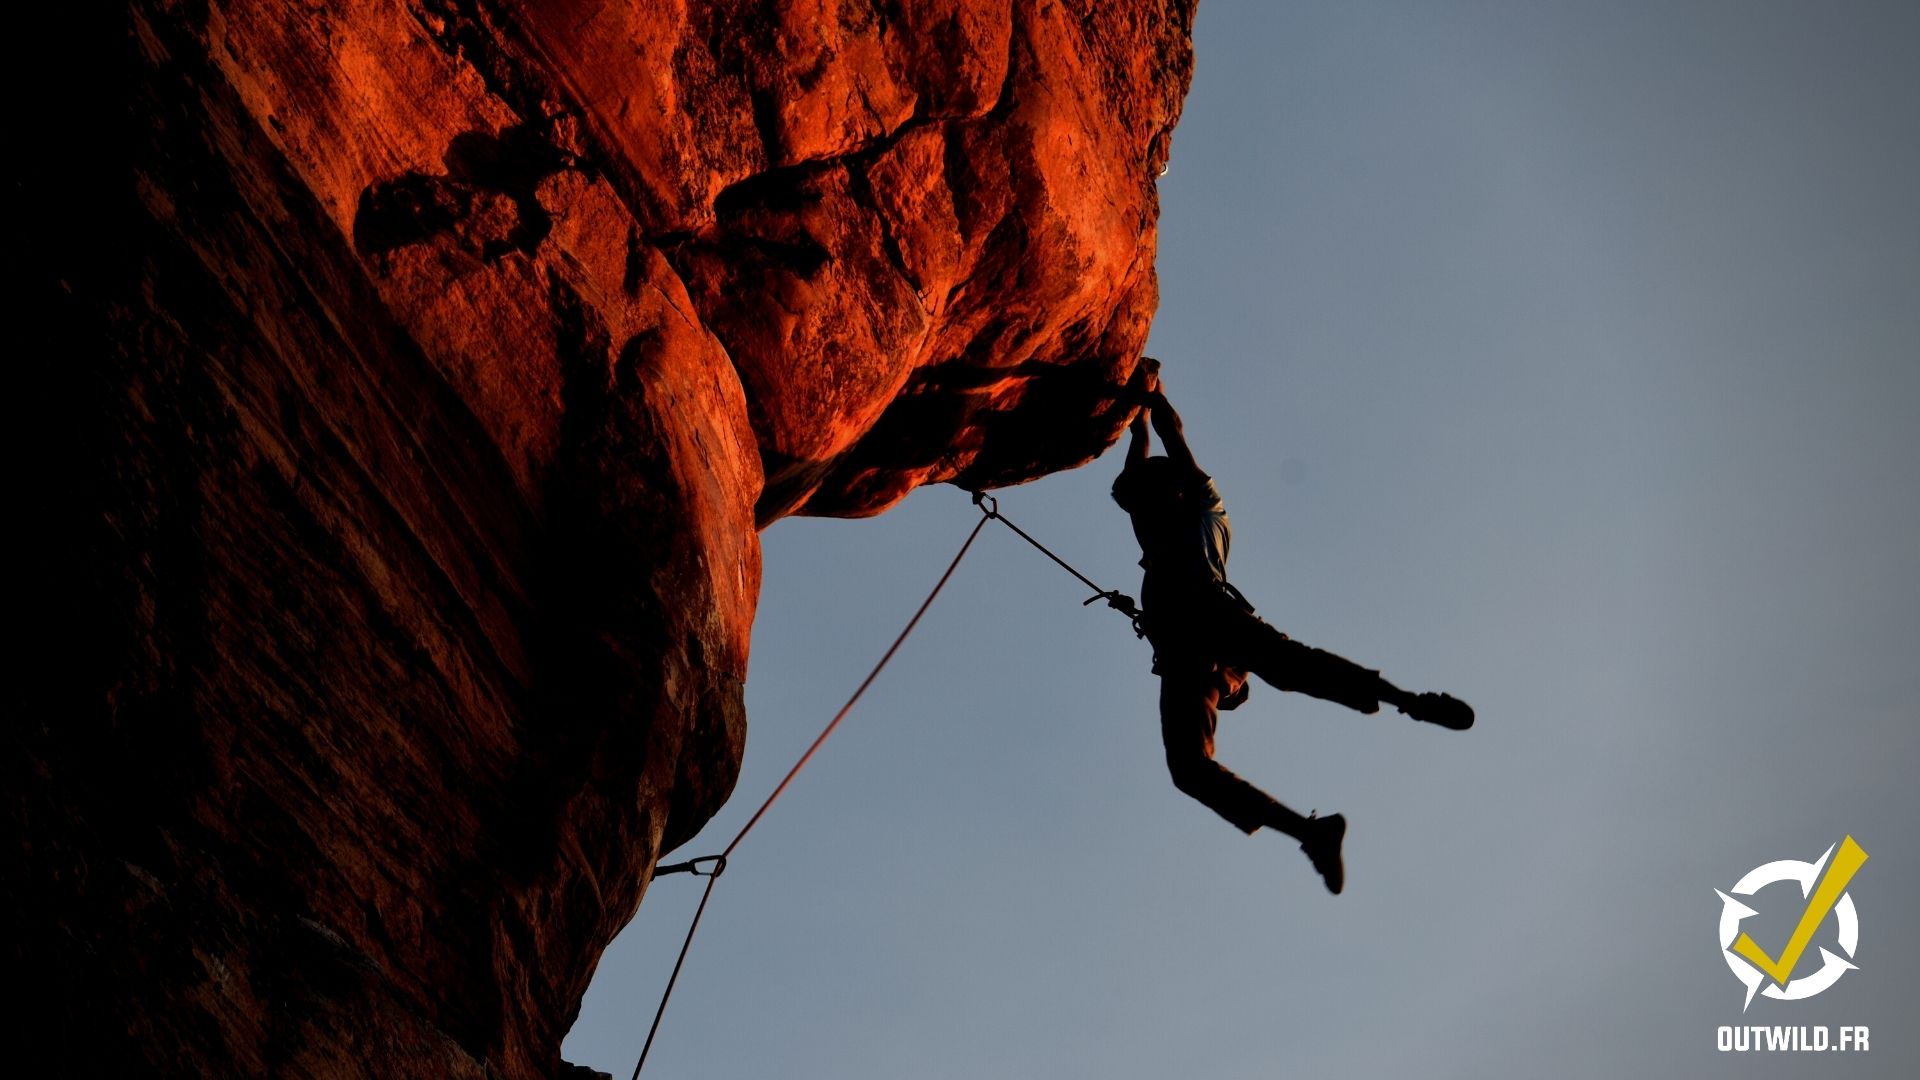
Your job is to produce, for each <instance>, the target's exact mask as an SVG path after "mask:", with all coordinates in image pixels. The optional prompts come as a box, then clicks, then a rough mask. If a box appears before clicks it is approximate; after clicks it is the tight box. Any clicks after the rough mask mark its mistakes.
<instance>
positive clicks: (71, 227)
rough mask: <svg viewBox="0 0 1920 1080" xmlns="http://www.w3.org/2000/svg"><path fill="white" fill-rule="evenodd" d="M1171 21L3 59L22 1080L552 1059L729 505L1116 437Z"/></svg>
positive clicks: (176, 29) (743, 561)
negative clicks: (21, 512) (16, 131)
mask: <svg viewBox="0 0 1920 1080" xmlns="http://www.w3.org/2000/svg"><path fill="white" fill-rule="evenodd" d="M1192 6H1193V5H1192V0H1165V2H1159V0H1112V2H1099V0H1071V2H1049V0H1005V2H1000V3H993V2H970V0H928V2H914V3H895V2H885V0H866V2H860V0H846V2H839V0H756V2H712V0H688V2H684V3H676V4H664V3H642V2H626V3H607V2H604V0H550V2H545V3H539V4H509V3H504V2H498V0H343V2H340V3H330V4H304V3H290V2H285V0H281V2H267V0H224V2H223V0H133V2H130V3H120V4H112V3H109V4H104V5H63V6H62V7H63V8H70V9H72V10H62V11H60V12H59V13H58V14H57V15H56V16H55V18H54V22H53V25H52V29H50V30H49V31H48V32H47V33H46V34H45V36H44V38H42V39H41V40H39V41H36V43H35V46H36V49H37V50H38V51H39V53H40V55H39V56H38V57H37V60H38V62H39V65H38V66H39V68H41V69H44V70H47V71H58V72H60V79H59V81H58V89H57V90H56V91H54V92H52V93H49V92H48V90H47V86H46V85H44V84H36V83H34V82H33V81H32V80H33V79H34V78H37V77H38V76H37V75H36V74H35V71H34V70H27V69H19V70H16V71H14V73H13V75H12V77H13V78H15V79H17V80H21V81H22V83H23V85H21V86H19V87H16V90H15V100H16V101H17V102H30V103H31V104H32V107H31V108H27V109H23V110H22V111H23V112H24V113H26V114H27V115H26V116H25V118H24V119H23V124H24V127H25V132H24V139H23V140H22V146H23V150H22V152H21V154H20V157H21V158H22V164H20V165H19V166H18V177H17V179H16V184H15V191H16V196H17V198H18V200H19V211H20V214H21V216H22V217H23V218H24V219H25V226H26V228H25V240H24V242H23V243H22V244H20V245H19V247H18V250H20V252H21V255H20V256H19V260H20V265H21V266H23V267H24V268H25V270H26V272H27V273H26V282H25V285H26V289H25V292H24V293H23V300H22V302H21V307H22V309H23V318H22V319H21V321H20V322H19V323H18V324H17V325H16V327H15V338H16V346H15V348H14V349H13V350H11V351H12V353H13V355H14V356H15V357H16V365H17V366H18V367H20V368H22V369H24V370H25V371H26V373H27V386H26V391H25V393H24V394H23V395H21V396H20V397H19V398H18V399H17V400H19V401H20V402H21V403H22V408H21V412H22V414H23V415H22V416H21V417H20V418H19V421H18V422H17V423H15V424H13V425H11V426H10V430H9V437H10V438H12V439H13V440H14V442H15V444H16V445H15V446H14V453H13V455H12V459H13V460H14V461H15V462H16V467H17V469H18V470H19V474H20V475H22V476H23V478H24V481H25V484H24V488H23V489H22V490H21V496H20V501H19V504H18V505H20V506H23V507H27V508H29V509H28V513H27V517H28V519H29V521H30V523H31V524H30V527H27V528H24V529H22V530H21V532H22V534H23V535H22V537H21V539H22V542H23V543H24V544H25V545H26V550H27V553H28V561H27V562H26V563H25V564H24V565H26V566H28V567H30V568H31V569H30V572H28V573H27V574H26V575H25V577H26V578H27V581H26V582H25V586H24V588H23V589H22V590H21V596H22V600H23V602H21V603H17V604H14V605H10V608H11V610H12V614H13V619H14V622H15V626H16V635H15V636H16V637H17V638H18V639H19V640H21V641H22V642H23V644H22V645H21V646H20V648H22V649H24V654H22V655H20V656H19V657H18V661H17V662H19V663H20V665H21V669H22V672H23V674H22V675H21V676H20V677H19V678H16V679H14V680H11V683H12V685H13V687H14V690H13V693H12V694H11V695H10V698H9V702H8V714H9V715H8V718H7V721H6V726H5V731H6V743H5V755H4V768H5V774H4V784H3V785H0V791H3V792H4V799H3V801H0V805H4V806H5V808H6V811H7V814H8V822H9V824H10V825H11V827H12V831H13V834H14V849H13V850H14V853H15V854H14V855H13V857H11V858H9V859H8V860H7V862H6V864H5V868H4V875H5V877H4V880H3V881H0V885H4V890H3V892H4V897H5V902H6V904H7V905H8V906H7V914H8V915H9V916H10V918H11V925H12V926H13V927H15V933H14V934H13V935H11V936H10V940H9V942H8V945H7V954H6V963H7V968H8V970H9V971H10V972H11V973H12V974H13V977H14V980H15V982H16V985H19V986H29V987H32V989H33V992H32V994H31V995H30V998H29V1001H28V1003H27V1004H26V1005H25V1006H24V1007H23V1008H22V1010H21V1011H20V1013H19V1020H18V1022H19V1023H20V1025H21V1030H22V1031H23V1032H24V1033H25V1037H24V1038H22V1039H17V1040H16V1043H17V1044H18V1045H20V1046H22V1047H23V1048H24V1054H25V1058H26V1060H27V1062H28V1066H27V1069H28V1074H32V1075H39V1074H41V1071H42V1069H43V1067H50V1063H58V1068H59V1069H60V1070H62V1071H63V1072H67V1073H77V1074H81V1075H93V1074H96V1073H100V1074H111V1073H118V1074H120V1075H142V1076H144V1075H167V1076H237V1075H267V1074H272V1075H291V1076H329V1077H333V1076H346V1077H352V1076H367V1077H376V1076H378V1077H391V1076H435V1077H491V1078H522V1077H526V1078H532V1077H554V1076H558V1075H561V1074H562V1071H563V1066H562V1064H561V1062H560V1060H559V1045H560V1041H561V1038H562V1036H563V1035H564V1034H565V1032H566V1029H567V1027H568V1026H569V1025H570V1024H571V1022H572V1019H573V1016H574V1014H575V1012H576V1010H577V1008H578V1004H579V1001H580V998H581V995H582V994H583V993H584V991H585V988H586V985H587V982H588V980H589V978H590V977H591V975H592V973H593V968H594V965H595V963H596V961H597V959H598V957H599V955H600V953H601V951H602V949H604V948H605V946H606V944H607V942H608V941H609V940H611V938H612V936H613V935H614V933H615V932H617V931H618V930H619V928H620V927H621V926H622V925H624V924H625V923H626V921H627V920H628V919H629V918H631V916H632V914H633V912H634V910H635V908H636V906H637V905H638V904H639V902H640V899H641V895H642V893H643V892H644V889H645V883H646V880H647V877H648V874H649V872H650V869H651V867H652V865H653V863H654V861H655V860H656V859H657V858H658V857H659V856H660V854H661V853H663V852H664V851H666V850H669V849H671V848H672V847H673V846H674V845H676V844H678V843H680V842H681V841H683V840H685V839H686V838H687V837H689V836H691V835H692V834H693V833H694V832H695V831H697V829H698V828H699V827H700V825H701V824H702V823H704V822H705V821H706V820H707V819H708V817H710V816H711V815H712V813H713V812H714V810H715V809H716V808H717V807H718V806H719V805H720V804H721V803H722V802H723V801H724V800H725V799H726V797H727V796H728V794H729V792H730V790H731V787H732V785H733V782H734V778H735V776H736V773H737V770H738V765H739V759H740V753H741V749H742V746H743V743H744V739H745V733H746V718H745V716H744V713H743V709H742V705H741V700H742V697H741V689H742V685H743V682H744V679H745V677H746V673H747V658H748V646H749V640H750V632H751V628H752V620H753V611H754V604H755V599H756V597H757V594H758V590H759V575H760V562H759V543H758V529H759V528H762V527H764V526H765V525H766V524H767V523H769V522H771V521H773V520H775V519H777V518H779V517H781V516H783V515H787V514H794V513H803V514H830V515H845V516H857V515H866V514H874V513H878V512H880V511H882V510H884V509H885V508H886V507H888V506H889V505H891V504H893V503H894V502H896V501H897V500H899V499H900V498H901V497H903V496H904V495H905V494H906V493H907V492H908V491H910V490H911V489H913V488H914V487H915V486H918V485H920V484H926V483H938V482H943V481H954V482H959V483H963V484H966V485H968V486H986V485H1001V484H1007V483H1014V482H1018V481H1021V480H1026V479H1030V478H1033V477H1036V476H1039V475H1042V474H1045V473H1047V472H1050V471H1054V470H1058V469H1062V468H1068V467H1072V466H1074V465H1077V464H1080V463H1082V462H1084V461H1086V460H1088V459H1089V458H1091V457H1092V456H1093V455H1095V454H1097V453H1098V452H1100V450H1102V449H1103V448H1104V447H1105V446H1107V445H1108V444H1109V443H1111V442H1112V440H1113V439H1114V438H1115V437H1117V436H1118V434H1119V433H1120V431H1121V429H1122V427H1123V425H1124V423H1125V421H1126V420H1127V419H1128V415H1129V413H1128V410H1127V409H1126V408H1124V407H1121V406H1119V405H1117V404H1116V403H1115V402H1114V400H1113V399H1112V398H1111V397H1110V396H1109V395H1110V391H1111V389H1112V388H1113V387H1114V386H1116V385H1118V384H1120V383H1122V382H1124V381H1125V380H1126V379H1127V378H1128V376H1129V375H1130V374H1131V373H1132V370H1133V365H1134V363H1135V359H1136V357H1137V355H1138V353H1139V350H1140V347H1141V345H1142V343H1143V342H1144V341H1145V338H1146V334H1147V327H1148V321H1149V319H1150V317H1151V315H1152V312H1153V308H1154V303H1155V284H1154V276H1153V254H1154V241H1155V233H1154V229H1155V221H1156V217H1157V203H1156V196H1155V193H1154V186H1153V185H1154V178H1155V177H1156V176H1157V174H1158V173H1159V172H1160V170H1161V168H1162V166H1163V165H1164V163H1165V160H1166V155H1167V150H1168V140H1169V137H1170V133H1171V130H1172V128H1173V125H1174V123H1175V120H1176V119H1177V116H1178V111H1179V105H1180V101H1181V98H1182V96H1183V95H1184V93H1185V89H1186V85H1187V79H1188V75H1189V71H1190V65H1191V55H1190V44H1189V29H1190V23H1191V18H1192Z"/></svg>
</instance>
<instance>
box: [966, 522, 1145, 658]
mask: <svg viewBox="0 0 1920 1080" xmlns="http://www.w3.org/2000/svg"><path fill="white" fill-rule="evenodd" d="M973 505H975V506H977V507H979V508H980V512H981V513H983V514H985V515H986V516H988V517H990V518H992V519H993V520H995V521H998V522H999V523H1000V524H1002V525H1005V526H1006V527H1007V528H1009V529H1012V530H1013V534H1014V535H1015V536H1018V537H1019V538H1020V539H1022V540H1025V541H1026V542H1027V543H1029V544H1032V545H1033V546H1034V548H1035V549H1037V550H1038V551H1039V552H1040V554H1042V555H1045V556H1046V557H1047V558H1049V559H1052V560H1053V561H1054V562H1055V563H1057V564H1059V566H1060V569H1062V570H1065V571H1066V572H1067V573H1069V574H1072V575H1073V576H1074V577H1077V578H1079V579H1080V583H1081V584H1082V585H1085V586H1086V587H1087V588H1089V589H1092V590H1093V595H1092V596H1089V597H1087V598H1086V599H1085V600H1082V601H1081V602H1080V606H1081V607H1086V606H1087V605H1089V604H1092V603H1093V602H1095V601H1096V600H1105V601H1106V602H1107V606H1108V607H1110V608H1112V609H1113V610H1115V611H1117V612H1119V613H1120V614H1122V615H1125V616H1126V617H1127V619H1128V621H1130V622H1132V623H1133V633H1134V636H1135V637H1146V636H1147V632H1146V629H1145V627H1144V625H1143V624H1142V622H1141V614H1140V609H1139V608H1138V607H1136V606H1134V603H1133V597H1131V596H1128V595H1127V594H1126V593H1123V592H1121V591H1120V590H1118V589H1103V588H1101V587H1100V586H1099V585H1098V584H1097V583H1095V582H1094V580H1093V579H1092V578H1090V577H1088V576H1087V575H1085V574H1083V573H1081V572H1080V571H1078V570H1075V569H1074V568H1073V565H1072V564H1071V563H1069V562H1067V560H1065V559H1063V558H1061V557H1060V556H1058V555H1055V554H1054V553H1053V551H1052V550H1051V549H1049V548H1048V547H1047V545H1045V544H1043V543H1041V542H1040V541H1038V540H1035V539H1034V538H1033V537H1031V536H1029V535H1027V530H1025V529H1023V528H1021V527H1020V526H1018V525H1015V524H1014V523H1013V522H1012V521H1010V520H1008V519H1007V516H1006V515H1005V514H1002V513H1001V512H1000V500H998V499H996V498H994V497H993V496H991V495H989V494H987V493H986V492H984V491H976V492H974V493H973Z"/></svg>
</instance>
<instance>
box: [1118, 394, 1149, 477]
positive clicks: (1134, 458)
mask: <svg viewBox="0 0 1920 1080" xmlns="http://www.w3.org/2000/svg"><path fill="white" fill-rule="evenodd" d="M1127 436H1128V439H1127V462H1126V465H1125V466H1124V467H1125V468H1129V469H1131V468H1133V466H1134V465H1135V464H1137V463H1139V462H1142V461H1145V460H1147V452H1148V451H1150V450H1152V449H1153V436H1152V435H1150V434H1148V433H1147V407H1146V406H1145V405H1142V406H1140V411H1139V412H1136V413H1134V414H1133V423H1131V424H1128V425H1127Z"/></svg>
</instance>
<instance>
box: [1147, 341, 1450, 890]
mask: <svg viewBox="0 0 1920 1080" xmlns="http://www.w3.org/2000/svg"><path fill="white" fill-rule="evenodd" d="M1159 366H1160V365H1159V362H1158V361H1155V360H1153V359H1152V358H1150V357H1148V358H1143V361H1142V365H1141V374H1140V376H1139V377H1138V378H1137V379H1136V385H1134V386H1133V387H1131V388H1130V396H1132V397H1133V398H1134V400H1135V401H1136V402H1137V403H1138V404H1139V406H1140V410H1139V412H1137V413H1136V414H1135V415H1134V419H1133V422H1132V425H1131V428H1130V440H1129V442H1128V445H1127V458H1126V466H1125V467H1124V468H1123V469H1122V470H1121V472H1120V475H1119V477H1118V478H1116V479H1115V480H1114V482H1113V499H1114V501H1115V502H1117V503H1119V504H1120V507H1121V509H1123V510H1125V511H1126V512H1127V515H1128V516H1129V517H1130V518H1132V520H1133V534H1134V537H1135V539H1137V540H1138V541H1139V542H1140V565H1141V566H1142V567H1144V568H1145V574H1144V576H1143V578H1142V580H1141V585H1140V607H1141V612H1142V615H1141V628H1142V630H1143V631H1144V632H1145V634H1146V636H1147V639H1148V640H1149V641H1150V642H1151V643H1152V644H1153V670H1154V673H1155V674H1156V675H1159V676H1160V733H1161V737H1162V739H1163V741H1164V742H1165V744H1166V750H1167V769H1168V771H1169V772H1171V773H1172V774H1173V783H1174V786H1175V787H1177V788H1179V789H1180V790H1181V791H1182V792H1185V793H1186V794H1187V795H1190V796H1192V797H1193V798H1194V799H1197V800H1199V802H1201V803H1202V804H1203V805H1205V806H1207V807H1208V808H1209V809H1211V810H1213V811H1214V812H1215V813H1217V814H1219V815H1220V816H1221V817H1223V818H1226V819H1227V820H1228V821H1229V822H1231V823H1232V824H1233V825H1234V826H1235V827H1236V828H1238V829H1240V830H1241V831H1242V832H1245V833H1248V834H1252V833H1253V832H1254V831H1255V830H1257V829H1259V828H1260V827H1261V826H1265V827H1267V828H1269V829H1274V830H1276V831H1278V832H1282V833H1285V834H1286V835H1288V836H1290V837H1293V838H1294V839H1295V840H1298V841H1300V849H1301V850H1302V851H1304V852H1305V853H1306V855H1307V858H1309V859H1310V860H1312V862H1313V868H1314V869H1315V870H1317V871H1319V873H1320V876H1321V877H1322V878H1323V879H1325V881H1326V883H1327V889H1328V890H1329V891H1331V892H1335V893H1338V892H1339V891H1340V890H1341V888H1342V887H1343V886H1344V885H1345V881H1346V867H1345V864H1344V861H1343V859H1342V857H1341V844H1342V841H1343V840H1344V839H1345V838H1346V833H1347V820H1346V818H1345V817H1343V816H1342V815H1340V814H1331V815H1328V816H1326V817H1319V816H1317V815H1313V814H1309V815H1306V816H1304V817H1303V816H1302V815H1300V814H1298V813H1296V812H1294V811H1293V810H1291V809H1289V808H1288V807H1286V806H1284V805H1282V804H1281V803H1280V802H1279V801H1278V800H1276V799H1274V798H1273V797H1272V796H1270V795H1268V794H1267V793H1266V792H1264V791H1261V790H1260V789H1259V788H1257V787H1254V786H1253V785H1252V784H1250V783H1248V782H1247V781H1245V780H1242V779H1241V778H1240V777H1239V776H1236V775H1235V774H1234V773H1233V771H1232V770H1231V769H1228V768H1227V767H1226V766H1224V765H1221V764H1220V763H1219V762H1217V761H1215V760H1214V759H1213V736H1214V729H1215V726H1216V724H1217V722H1218V719H1219V714H1218V710H1220V709H1232V708H1235V707H1237V706H1238V705H1239V704H1240V703H1241V702H1243V701H1245V700H1246V696H1247V674H1248V673H1249V672H1251V673H1252V674H1255V675H1258V676H1260V678H1261V679H1262V680H1263V681H1265V682H1267V683H1268V684H1270V685H1272V686H1274V687H1275V688H1277V689H1280V690H1293V691H1298V692H1299V693H1302V694H1307V695H1309V696H1312V697H1317V698H1323V699H1325V700H1327V701H1336V702H1339V703H1340V704H1342V705H1345V706H1347V707H1348V708H1350V709H1354V710H1357V711H1359V712H1362V713H1368V714H1372V713H1376V712H1378V711H1379V710H1380V703H1381V702H1386V703H1387V704H1389V705H1392V706H1394V707H1395V708H1397V709H1399V710H1400V711H1401V712H1402V713H1404V714H1406V715H1408V716H1410V717H1412V718H1413V719H1415V720H1420V721H1425V722H1426V723H1430V724H1437V725H1439V726H1441V727H1444V728H1451V729H1453V730H1455V731H1463V730H1465V729H1467V728H1470V727H1472V726H1473V710H1472V709H1471V708H1470V707H1468V706H1467V704H1466V703H1465V702H1463V701H1460V700H1458V699H1457V698H1454V697H1452V696H1451V695H1448V694H1438V693H1424V694H1413V693H1409V692H1407V691H1405V690H1402V689H1400V688H1399V687H1397V686H1395V685H1393V684H1392V683H1390V682H1388V681H1387V680H1385V679H1383V678H1381V677H1380V673H1379V672H1377V671H1372V670H1369V669H1367V668H1363V667H1361V666H1360V665H1358V664H1355V663H1354V662H1352V661H1350V660H1347V659H1345V658H1343V657H1339V656H1335V655H1334V654H1332V653H1330V652H1326V651H1324V650H1321V649H1315V648H1311V647H1309V646H1306V645H1302V644H1300V643H1299V642H1297V641H1294V640H1293V639H1291V638H1289V637H1288V636H1287V635H1285V634H1283V633H1281V632H1280V631H1278V630H1276V629H1274V628H1273V627H1272V626H1270V625H1268V624H1267V622H1266V621H1265V620H1263V619H1261V618H1260V617H1259V616H1258V615H1256V614H1254V609H1253V605H1252V604H1249V603H1248V602H1247V600H1246V598H1245V597H1243V596H1241V595H1240V591H1239V590H1238V589H1235V588H1234V587H1233V586H1232V585H1231V584H1229V583H1228V582H1227V548H1228V543H1229V541H1230V539H1231V531H1230V527H1229V525H1228V522H1227V511H1226V507H1225V506H1224V505H1223V504H1222V502H1221V500H1220V492H1219V489H1218V488H1216V487H1215V486H1214V483H1213V478H1212V477H1210V476H1208V475H1207V474H1206V472H1205V471H1204V470H1202V469H1201V468H1200V464H1199V462H1197V461H1195V460H1194V457H1193V451H1192V450H1190V449H1188V447H1187V441H1186V435H1185V432H1184V431H1183V430H1182V428H1181V424H1180V414H1179V413H1177V412H1175V411H1174V409H1173V406H1172V405H1171V404H1169V403H1168V401H1167V396H1166V394H1165V392H1164V391H1163V389H1162V387H1161V385H1160V376H1159ZM1149 423H1151V426H1152V429H1153V430H1154V431H1157V432H1159V434H1160V439H1161V441H1162V442H1163V443H1165V444H1166V454H1165V456H1160V457H1150V456H1148V454H1149V450H1150V449H1151V436H1150V435H1149V434H1148V426H1149Z"/></svg>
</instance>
